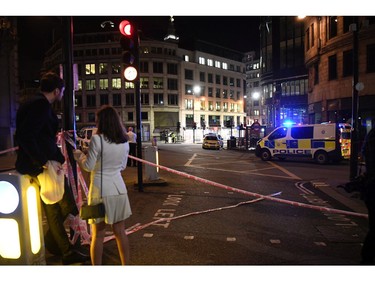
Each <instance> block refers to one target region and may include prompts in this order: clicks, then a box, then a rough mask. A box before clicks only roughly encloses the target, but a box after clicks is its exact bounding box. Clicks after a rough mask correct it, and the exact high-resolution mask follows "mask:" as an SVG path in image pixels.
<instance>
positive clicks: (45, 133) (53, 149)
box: [16, 94, 65, 176]
mask: <svg viewBox="0 0 375 281" xmlns="http://www.w3.org/2000/svg"><path fill="white" fill-rule="evenodd" d="M57 130H58V119H57V116H56V114H55V113H54V111H53V110H52V107H51V104H50V103H49V102H48V100H47V98H46V97H45V96H44V95H43V94H38V95H36V96H35V97H33V98H31V99H30V100H28V101H27V102H25V103H24V104H22V105H21V106H20V108H19V109H18V112H17V117H16V142H17V145H18V147H19V149H18V152H17V160H16V170H17V171H18V172H19V173H21V174H28V175H31V176H37V175H38V174H40V173H41V172H42V171H43V167H42V166H43V165H44V164H46V162H47V161H48V160H55V161H58V162H60V163H64V162H65V158H64V156H63V155H62V153H61V150H60V148H59V147H58V146H57V144H56V134H57Z"/></svg>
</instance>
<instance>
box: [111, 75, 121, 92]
mask: <svg viewBox="0 0 375 281" xmlns="http://www.w3.org/2000/svg"><path fill="white" fill-rule="evenodd" d="M112 89H117V90H119V89H121V78H112Z"/></svg>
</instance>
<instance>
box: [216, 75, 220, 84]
mask: <svg viewBox="0 0 375 281" xmlns="http://www.w3.org/2000/svg"><path fill="white" fill-rule="evenodd" d="M215 83H216V84H218V85H220V84H221V76H220V75H215Z"/></svg>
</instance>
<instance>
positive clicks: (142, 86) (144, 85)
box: [139, 77, 149, 89]
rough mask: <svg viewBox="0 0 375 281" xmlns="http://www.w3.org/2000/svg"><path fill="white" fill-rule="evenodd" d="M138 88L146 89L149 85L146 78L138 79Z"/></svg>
mask: <svg viewBox="0 0 375 281" xmlns="http://www.w3.org/2000/svg"><path fill="white" fill-rule="evenodd" d="M139 83H140V87H141V89H148V87H149V84H148V77H141V78H140V79H139Z"/></svg>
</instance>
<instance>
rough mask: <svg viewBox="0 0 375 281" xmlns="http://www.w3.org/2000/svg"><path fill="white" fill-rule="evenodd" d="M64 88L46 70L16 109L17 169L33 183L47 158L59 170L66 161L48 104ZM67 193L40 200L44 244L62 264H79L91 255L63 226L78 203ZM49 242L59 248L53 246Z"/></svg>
mask: <svg viewBox="0 0 375 281" xmlns="http://www.w3.org/2000/svg"><path fill="white" fill-rule="evenodd" d="M64 89H65V85H64V80H62V79H61V78H60V77H59V76H58V75H57V74H55V73H52V72H48V73H46V74H44V75H43V77H42V78H41V81H40V93H39V94H37V95H36V96H34V97H32V98H30V99H29V100H27V101H26V102H24V103H23V104H21V105H20V107H19V109H18V112H17V116H16V142H17V144H18V152H17V160H16V170H17V171H18V172H19V173H20V174H22V176H23V177H27V178H28V179H30V180H33V181H34V182H39V181H38V178H37V176H38V175H39V174H41V173H42V172H43V169H45V168H46V163H47V161H56V163H57V165H59V167H58V170H60V171H61V170H62V164H63V163H64V162H65V157H64V155H63V154H62V153H61V151H60V149H59V147H58V146H57V144H56V134H57V131H58V119H57V116H56V114H55V113H54V111H53V110H52V106H51V104H52V103H54V102H55V101H61V99H62V97H63V95H64ZM67 195H68V192H67V188H66V186H65V192H64V196H63V198H62V199H61V200H60V201H58V202H57V203H55V204H46V203H45V202H43V200H41V202H42V206H43V208H44V213H45V215H46V217H47V222H48V231H47V232H46V235H45V245H46V248H47V250H49V251H50V252H51V253H52V254H57V253H59V254H61V255H62V263H63V264H72V263H82V262H85V261H87V260H89V259H90V257H89V256H88V255H84V254H82V253H80V252H78V251H76V250H74V249H73V245H71V243H70V241H69V238H68V235H67V233H66V231H65V227H64V221H65V219H66V217H67V216H68V214H69V213H72V214H73V215H76V214H78V210H77V206H76V205H75V204H72V202H69V201H68V199H69V196H67ZM73 203H74V202H73ZM51 245H56V246H57V247H58V248H57V249H54V247H53V246H51ZM50 249H51V250H50Z"/></svg>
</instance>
